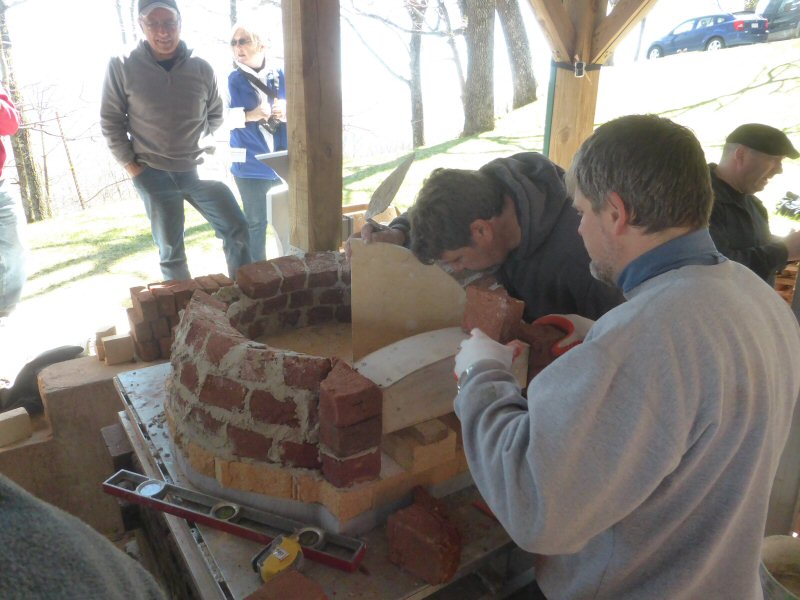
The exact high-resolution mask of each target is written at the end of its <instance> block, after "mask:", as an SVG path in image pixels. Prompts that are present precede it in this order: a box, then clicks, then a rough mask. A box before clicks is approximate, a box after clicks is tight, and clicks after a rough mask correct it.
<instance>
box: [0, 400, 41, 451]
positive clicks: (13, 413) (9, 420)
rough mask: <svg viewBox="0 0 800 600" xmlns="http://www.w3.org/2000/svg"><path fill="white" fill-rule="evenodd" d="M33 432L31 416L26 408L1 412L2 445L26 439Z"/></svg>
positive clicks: (0, 436) (0, 444)
mask: <svg viewBox="0 0 800 600" xmlns="http://www.w3.org/2000/svg"><path fill="white" fill-rule="evenodd" d="M32 434H33V428H32V427H31V417H30V415H29V414H28V411H27V410H25V409H24V408H15V409H14V410H9V411H7V412H4V413H0V447H2V446H9V445H11V444H15V443H17V442H20V441H22V440H26V439H28V438H29V437H31V435H32Z"/></svg>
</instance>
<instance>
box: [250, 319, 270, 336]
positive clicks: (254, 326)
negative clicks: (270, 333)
mask: <svg viewBox="0 0 800 600" xmlns="http://www.w3.org/2000/svg"><path fill="white" fill-rule="evenodd" d="M266 330H267V328H266V323H265V322H264V321H263V320H261V321H258V322H257V323H251V324H250V325H248V326H247V329H246V332H247V337H248V338H249V339H251V340H255V339H258V338H260V337H261V336H262V335H264V332H265V331H266Z"/></svg>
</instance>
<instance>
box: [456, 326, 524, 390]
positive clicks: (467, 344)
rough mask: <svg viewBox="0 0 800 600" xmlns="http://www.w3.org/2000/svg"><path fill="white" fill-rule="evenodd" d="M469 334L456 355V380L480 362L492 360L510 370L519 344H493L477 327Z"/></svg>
mask: <svg viewBox="0 0 800 600" xmlns="http://www.w3.org/2000/svg"><path fill="white" fill-rule="evenodd" d="M470 333H471V336H470V338H469V339H466V340H464V341H463V342H461V346H460V347H459V351H458V354H456V365H455V370H454V372H453V374H454V375H455V376H456V379H457V380H458V379H461V377H462V375H464V372H465V371H466V370H467V369H468V368H469V367H470V366H472V365H474V364H475V363H476V362H478V361H480V360H494V361H497V362H498V363H500V364H501V365H503V368H505V369H507V370H509V371H510V370H511V363H512V362H513V361H514V356H516V355H517V354H519V351H520V346H519V344H515V343H514V342H511V343H509V344H506V345H503V344H501V343H500V342H495V341H494V340H493V339H492V338H490V337H489V336H488V335H486V334H485V333H483V332H482V331H481V330H480V329H478V328H477V327H476V328H475V329H473V330H472V331H471V332H470Z"/></svg>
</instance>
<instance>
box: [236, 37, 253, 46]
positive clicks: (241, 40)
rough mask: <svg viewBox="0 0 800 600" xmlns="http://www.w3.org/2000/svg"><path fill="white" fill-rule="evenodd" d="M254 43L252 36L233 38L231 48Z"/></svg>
mask: <svg viewBox="0 0 800 600" xmlns="http://www.w3.org/2000/svg"><path fill="white" fill-rule="evenodd" d="M252 43H253V40H251V39H250V38H239V39H238V40H231V48H236V46H249V45H250V44H252Z"/></svg>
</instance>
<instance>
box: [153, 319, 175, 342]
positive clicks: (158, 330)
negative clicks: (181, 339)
mask: <svg viewBox="0 0 800 600" xmlns="http://www.w3.org/2000/svg"><path fill="white" fill-rule="evenodd" d="M150 327H151V329H152V330H153V337H156V338H165V337H169V331H170V326H169V319H168V318H167V317H158V318H157V319H156V320H155V321H151V322H150Z"/></svg>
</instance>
